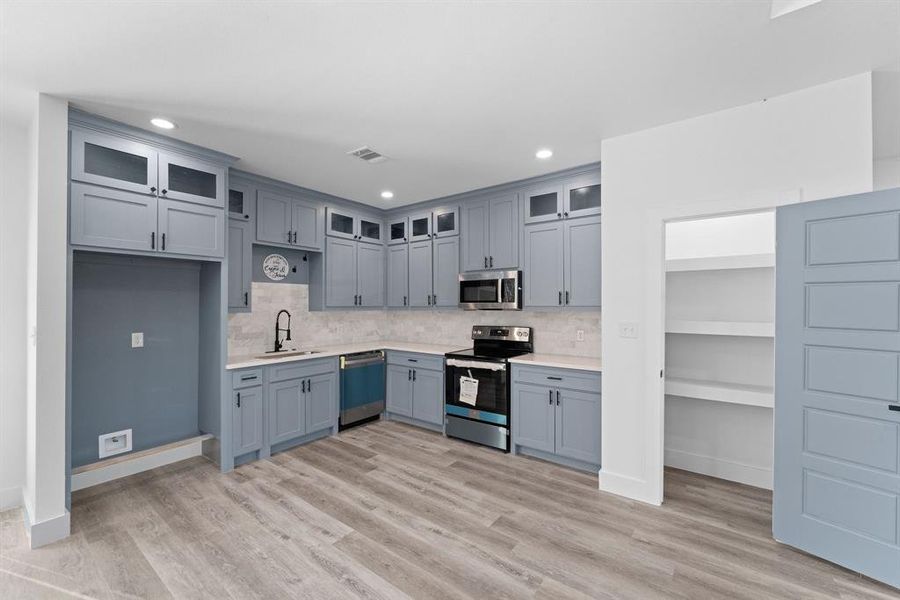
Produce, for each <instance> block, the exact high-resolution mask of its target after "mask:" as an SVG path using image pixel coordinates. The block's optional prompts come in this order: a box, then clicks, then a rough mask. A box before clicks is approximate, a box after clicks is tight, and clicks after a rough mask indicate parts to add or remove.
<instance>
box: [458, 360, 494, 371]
mask: <svg viewBox="0 0 900 600" xmlns="http://www.w3.org/2000/svg"><path fill="white" fill-rule="evenodd" d="M447 366H448V367H462V368H463V369H485V370H487V371H505V370H506V363H502V362H497V363H495V362H480V361H474V360H461V359H459V358H448V359H447Z"/></svg>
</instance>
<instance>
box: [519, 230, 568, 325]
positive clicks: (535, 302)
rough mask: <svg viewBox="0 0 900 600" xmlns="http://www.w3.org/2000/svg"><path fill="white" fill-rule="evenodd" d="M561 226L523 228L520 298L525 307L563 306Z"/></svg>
mask: <svg viewBox="0 0 900 600" xmlns="http://www.w3.org/2000/svg"><path fill="white" fill-rule="evenodd" d="M563 254H564V252H563V222H562V221H554V222H552V223H541V224H538V225H529V226H528V227H526V228H525V253H524V256H523V258H524V261H523V262H524V264H523V266H524V268H523V279H524V281H523V282H522V284H523V286H524V290H523V296H524V303H525V306H526V307H536V306H561V305H562V304H563V291H564V277H563Z"/></svg>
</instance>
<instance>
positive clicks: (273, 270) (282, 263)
mask: <svg viewBox="0 0 900 600" xmlns="http://www.w3.org/2000/svg"><path fill="white" fill-rule="evenodd" d="M263 273H265V274H266V277H268V278H269V279H271V280H272V281H281V280H282V279H284V278H285V277H287V274H288V261H287V259H286V258H285V257H283V256H282V255H280V254H270V255H268V256H267V257H266V258H265V259H264V260H263Z"/></svg>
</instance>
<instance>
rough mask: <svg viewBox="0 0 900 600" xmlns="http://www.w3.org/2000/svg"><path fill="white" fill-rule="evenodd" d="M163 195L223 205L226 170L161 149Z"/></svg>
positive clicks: (160, 179) (187, 200)
mask: <svg viewBox="0 0 900 600" xmlns="http://www.w3.org/2000/svg"><path fill="white" fill-rule="evenodd" d="M158 168H159V194H160V197H162V198H169V199H171V200H181V201H183V202H192V203H196V204H205V205H207V206H214V207H218V208H223V207H224V206H225V169H224V168H222V167H219V166H216V165H212V164H210V163H207V162H204V161H201V160H197V159H194V158H190V157H187V156H179V155H177V154H169V153H167V152H161V153H160V154H159V157H158Z"/></svg>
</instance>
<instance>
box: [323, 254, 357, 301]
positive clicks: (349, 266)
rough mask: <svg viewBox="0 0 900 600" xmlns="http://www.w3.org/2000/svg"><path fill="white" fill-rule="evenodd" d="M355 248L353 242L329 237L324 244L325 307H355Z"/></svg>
mask: <svg viewBox="0 0 900 600" xmlns="http://www.w3.org/2000/svg"><path fill="white" fill-rule="evenodd" d="M356 247H357V243H356V242H354V241H353V240H345V239H341V238H334V237H330V238H328V240H326V242H325V305H326V306H329V307H343V308H346V307H351V306H356V298H357V295H356Z"/></svg>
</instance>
